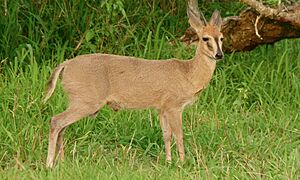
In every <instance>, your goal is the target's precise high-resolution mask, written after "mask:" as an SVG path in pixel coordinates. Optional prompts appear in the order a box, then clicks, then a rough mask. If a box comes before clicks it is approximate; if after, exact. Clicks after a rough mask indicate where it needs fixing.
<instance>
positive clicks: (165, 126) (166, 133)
mask: <svg viewBox="0 0 300 180" xmlns="http://www.w3.org/2000/svg"><path fill="white" fill-rule="evenodd" d="M159 120H160V126H161V129H162V133H163V138H164V143H165V151H166V160H167V161H171V160H172V157H171V141H172V130H171V126H170V124H169V122H168V120H167V118H166V115H165V112H164V111H160V112H159Z"/></svg>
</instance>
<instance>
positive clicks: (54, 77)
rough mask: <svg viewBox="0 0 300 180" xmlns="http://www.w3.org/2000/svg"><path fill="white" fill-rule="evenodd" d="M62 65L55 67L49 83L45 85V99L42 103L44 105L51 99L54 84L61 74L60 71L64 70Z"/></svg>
mask: <svg viewBox="0 0 300 180" xmlns="http://www.w3.org/2000/svg"><path fill="white" fill-rule="evenodd" d="M64 67H65V66H64V65H63V64H60V65H59V66H57V67H56V68H55V69H54V71H53V72H52V74H51V76H50V79H49V82H48V84H47V91H46V97H45V99H44V103H46V101H47V100H48V99H49V98H50V97H51V95H52V93H53V92H54V89H55V87H56V82H57V79H58V77H59V75H60V73H61V72H62V70H63V69H64Z"/></svg>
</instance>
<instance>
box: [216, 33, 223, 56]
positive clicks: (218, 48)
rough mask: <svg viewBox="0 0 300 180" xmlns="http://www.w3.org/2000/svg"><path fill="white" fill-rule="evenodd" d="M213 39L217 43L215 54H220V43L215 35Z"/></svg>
mask: <svg viewBox="0 0 300 180" xmlns="http://www.w3.org/2000/svg"><path fill="white" fill-rule="evenodd" d="M214 40H215V42H216V44H217V54H222V51H221V47H220V44H219V39H218V38H217V37H215V38H214Z"/></svg>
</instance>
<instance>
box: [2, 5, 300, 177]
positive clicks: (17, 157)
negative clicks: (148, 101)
mask: <svg viewBox="0 0 300 180" xmlns="http://www.w3.org/2000/svg"><path fill="white" fill-rule="evenodd" d="M22 2H23V1H20V2H19V3H20V4H21V3H22ZM24 2H27V1H24ZM30 2H31V1H30ZM74 2H75V3H74V4H67V3H63V1H62V2H61V3H57V2H56V3H53V4H50V5H49V4H38V5H37V6H36V8H37V9H34V8H33V7H35V6H29V5H28V6H27V5H24V4H23V5H22V6H12V5H10V6H8V11H9V12H10V13H11V16H10V17H3V16H1V18H4V20H5V21H0V23H3V22H5V25H6V26H5V27H4V26H0V29H1V28H2V29H1V32H2V37H1V38H0V40H1V47H0V48H1V54H0V55H1V56H0V57H1V66H0V102H1V104H0V105H1V106H0V139H1V140H0V179H172V178H173V179H174V178H176V179H199V178H206V179H209V178H212V179H215V178H218V179H220V178H226V179H297V178H298V177H299V176H300V168H299V167H300V117H299V106H300V61H299V60H300V51H299V49H300V41H299V40H285V41H281V42H279V43H276V44H275V45H273V46H262V47H259V48H257V49H255V50H254V51H252V52H245V53H236V54H230V55H226V57H225V59H224V61H221V62H220V63H218V65H217V66H218V67H217V70H216V72H215V75H214V77H213V80H212V81H211V83H210V85H209V87H208V88H207V89H206V90H205V91H203V93H202V94H201V95H200V96H199V100H198V101H197V102H196V103H195V104H194V105H192V106H190V107H188V108H186V109H185V111H184V113H183V118H184V124H183V129H184V134H185V141H184V144H185V151H186V156H187V160H186V161H185V162H184V163H181V162H180V161H179V157H178V155H177V152H176V150H175V149H176V148H175V144H173V146H172V153H173V157H174V158H173V162H172V163H171V164H169V163H166V162H165V153H164V145H163V140H162V133H161V129H160V126H159V121H158V119H157V113H156V112H155V111H154V110H139V111H126V110H124V111H120V112H114V111H112V110H110V109H109V108H107V107H105V108H103V109H102V110H101V111H100V112H99V113H98V115H97V117H96V118H95V119H93V118H85V119H83V120H81V121H79V122H77V123H75V124H73V125H71V126H70V127H68V128H67V131H66V138H65V148H66V149H65V156H66V157H65V158H66V160H65V161H64V162H59V163H58V164H57V166H56V167H55V168H54V169H52V170H48V169H46V168H45V161H46V155H47V145H48V133H49V120H50V119H51V117H52V116H53V115H54V114H57V113H59V112H61V111H63V110H64V109H65V107H66V106H67V101H66V98H65V95H64V93H63V91H62V88H61V86H60V85H58V87H57V89H56V91H55V93H54V95H53V96H52V97H51V99H50V100H49V101H48V103H47V104H43V103H42V98H43V91H44V88H45V84H46V82H47V79H48V78H49V75H50V73H51V71H52V69H53V68H54V67H55V66H56V65H57V64H59V63H60V62H62V61H64V59H65V58H71V57H73V56H75V55H77V54H84V53H93V52H105V53H115V54H121V55H130V56H136V57H144V58H148V59H152V58H159V59H166V58H171V57H175V58H180V59H186V58H190V57H192V56H193V55H194V49H192V48H187V47H184V46H182V45H180V44H179V43H177V42H176V43H175V45H170V44H169V43H168V40H170V39H171V40H173V39H174V38H175V37H177V36H179V35H180V34H181V31H182V30H184V29H185V25H187V24H186V22H177V19H178V17H176V16H178V14H180V13H179V11H180V10H178V13H175V14H174V11H170V12H169V14H167V12H161V11H158V10H157V6H158V4H155V2H154V3H153V4H152V5H151V8H148V9H149V11H150V12H148V9H147V8H144V9H143V8H142V7H144V6H146V5H145V4H146V3H145V2H144V1H143V2H144V3H145V4H142V5H140V8H137V9H139V11H138V10H137V9H130V8H129V7H127V6H126V4H125V5H124V7H126V8H125V12H126V13H127V14H126V16H125V15H124V14H122V12H121V11H122V8H121V10H120V12H119V11H118V10H116V11H117V12H118V14H116V15H114V14H113V13H112V16H111V17H110V16H109V17H104V16H103V15H102V13H101V11H108V10H107V9H105V8H106V7H105V6H103V7H102V9H101V8H99V9H93V8H92V7H93V6H94V5H93V4H92V5H91V6H86V4H84V3H83V1H79V0H78V1H74ZM108 2H111V1H108ZM122 2H123V1H122ZM8 3H11V2H10V1H9V2H8ZM82 3H83V4H82ZM124 3H125V2H124ZM43 6H45V7H43ZM120 6H121V5H120ZM46 7H47V8H46ZM22 8H23V9H22ZM30 8H32V9H30ZM51 8H52V9H51ZM72 8H73V9H74V8H75V9H76V8H77V9H80V8H81V9H83V10H86V11H82V12H81V11H79V10H73V11H74V12H73V11H70V9H72ZM20 9H22V11H21V10H20ZM17 11H19V12H21V13H19V14H18V18H16V17H14V16H13V15H14V12H17ZM48 11H49V12H48ZM59 12H61V13H62V14H60V13H59ZM75 12H78V13H75ZM84 12H89V13H86V14H85V13H84ZM128 12H135V13H137V12H141V14H135V13H132V14H130V15H129V13H128ZM175 12H176V11H175ZM68 13H69V14H68ZM80 13H81V14H80ZM143 13H144V14H143ZM147 13H148V14H147ZM145 14H147V17H146V16H144V15H145ZM15 15H16V14H15ZM50 16H51V17H50ZM79 16H82V17H83V18H82V19H88V18H90V19H91V20H90V24H91V25H90V26H89V25H86V22H83V21H80V19H78V17H79ZM58 17H60V18H61V19H59V18H58ZM117 17H123V18H121V19H120V18H117ZM126 17H127V20H126ZM5 18H10V19H5ZM47 18H49V20H48V19H47ZM101 18H111V19H101ZM6 20H7V21H6ZM23 21H24V22H27V23H23ZM128 21H129V22H128ZM15 22H16V23H17V24H18V23H19V25H20V26H21V27H26V28H25V29H26V30H24V28H23V29H18V28H17V27H15V25H16V23H15ZM99 22H104V23H103V24H102V23H99ZM174 24H176V25H178V27H174ZM70 28H71V29H70ZM103 28H104V29H105V28H112V29H113V31H111V32H109V33H108V32H106V31H105V30H103ZM180 28H182V29H181V30H180ZM3 32H4V34H3ZM41 32H42V33H41ZM5 33H6V34H5ZM13 34H15V35H16V37H14V38H13V36H12V35H13ZM4 35H5V36H4ZM43 38H44V39H43ZM81 39H82V40H81ZM80 42H81V44H80V45H79V47H78V48H77V50H76V47H77V45H78V44H79V43H80Z"/></svg>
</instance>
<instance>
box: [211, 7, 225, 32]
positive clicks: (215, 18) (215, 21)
mask: <svg viewBox="0 0 300 180" xmlns="http://www.w3.org/2000/svg"><path fill="white" fill-rule="evenodd" d="M209 24H210V25H213V26H217V27H218V28H219V30H221V26H222V17H221V15H220V12H219V11H218V10H215V11H214V13H213V14H212V16H211V18H210V21H209Z"/></svg>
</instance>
